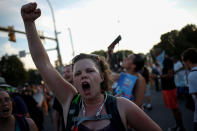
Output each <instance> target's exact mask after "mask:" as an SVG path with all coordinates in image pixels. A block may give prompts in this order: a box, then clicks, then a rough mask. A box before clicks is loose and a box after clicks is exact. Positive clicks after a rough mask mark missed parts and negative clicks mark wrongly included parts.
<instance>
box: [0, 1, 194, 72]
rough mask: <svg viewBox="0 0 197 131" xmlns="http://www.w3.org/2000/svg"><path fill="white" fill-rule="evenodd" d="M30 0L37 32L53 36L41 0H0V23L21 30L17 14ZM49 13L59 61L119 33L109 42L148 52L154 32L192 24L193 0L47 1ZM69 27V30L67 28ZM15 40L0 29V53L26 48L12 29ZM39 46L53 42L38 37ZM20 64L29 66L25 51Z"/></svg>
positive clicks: (23, 39)
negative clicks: (38, 12)
mask: <svg viewBox="0 0 197 131" xmlns="http://www.w3.org/2000/svg"><path fill="white" fill-rule="evenodd" d="M29 2H36V3H37V4H38V7H39V8H40V9H41V11H42V15H41V17H40V18H38V19H37V20H36V22H35V23H36V27H37V29H38V31H40V32H43V33H44V35H45V36H48V37H53V38H54V37H55V35H54V26H53V21H52V14H51V10H50V8H49V5H48V3H47V0H0V27H8V26H14V29H15V30H20V31H24V24H23V21H22V18H21V15H20V8H21V6H22V5H24V4H26V3H29ZM50 3H51V5H52V7H53V11H54V15H55V22H56V23H55V24H56V28H57V31H58V32H59V34H58V40H59V46H60V53H61V56H62V61H63V64H67V63H69V62H70V60H71V59H72V58H73V51H72V46H71V38H72V41H73V47H74V52H75V55H77V54H79V53H91V52H93V51H97V50H107V47H108V46H109V45H110V44H111V43H112V41H113V40H114V39H115V38H116V37H117V36H118V35H121V37H122V40H121V41H120V42H119V44H118V45H117V46H116V47H115V51H118V50H124V49H128V50H132V51H133V52H135V53H148V52H149V51H150V49H151V48H152V47H153V45H155V44H157V43H158V42H160V36H161V35H162V34H164V33H166V32H169V31H171V30H180V29H181V28H183V27H184V26H185V25H187V24H195V25H197V8H196V7H197V1H196V0H50ZM68 29H70V30H71V35H70V33H69V30H68ZM15 35H16V42H10V41H8V33H7V32H2V31H0V57H1V56H3V55H5V54H8V55H12V54H16V55H17V54H18V53H19V51H23V50H25V51H26V52H27V53H28V52H29V49H28V45H27V40H26V36H25V35H23V34H18V33H16V34H15ZM43 45H44V47H45V49H51V48H55V47H56V42H55V41H52V40H44V41H43ZM48 55H49V58H50V61H51V63H52V64H53V65H54V61H55V60H57V51H56V50H54V51H49V52H48ZM20 59H21V61H22V62H23V63H24V66H25V68H26V69H30V68H35V65H34V63H33V61H32V59H31V56H30V55H29V54H27V55H26V57H22V58H20Z"/></svg>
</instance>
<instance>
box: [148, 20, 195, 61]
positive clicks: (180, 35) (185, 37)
mask: <svg viewBox="0 0 197 131" xmlns="http://www.w3.org/2000/svg"><path fill="white" fill-rule="evenodd" d="M160 39H161V41H160V42H159V43H157V44H156V45H154V46H153V48H152V49H151V51H153V50H155V49H156V48H160V49H162V50H165V52H166V54H168V55H169V56H175V57H177V58H180V56H181V53H182V52H183V51H184V50H186V49H187V48H197V27H196V25H193V24H189V25H186V26H185V27H183V28H182V29H181V30H180V31H178V30H172V31H170V32H167V33H165V34H163V35H161V37H160Z"/></svg>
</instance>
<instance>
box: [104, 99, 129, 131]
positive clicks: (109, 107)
mask: <svg viewBox="0 0 197 131" xmlns="http://www.w3.org/2000/svg"><path fill="white" fill-rule="evenodd" d="M105 108H106V111H107V113H108V114H111V115H112V119H110V121H111V123H112V125H113V126H115V127H116V129H117V130H118V131H126V129H125V127H124V124H123V122H122V120H121V118H120V114H119V111H118V108H117V98H116V97H115V96H112V95H108V99H107V101H106V104H105Z"/></svg>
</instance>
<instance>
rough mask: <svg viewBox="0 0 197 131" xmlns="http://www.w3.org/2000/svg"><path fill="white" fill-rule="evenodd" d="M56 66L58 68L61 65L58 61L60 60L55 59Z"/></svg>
mask: <svg viewBox="0 0 197 131" xmlns="http://www.w3.org/2000/svg"><path fill="white" fill-rule="evenodd" d="M55 67H56V68H58V67H59V61H58V60H56V61H55Z"/></svg>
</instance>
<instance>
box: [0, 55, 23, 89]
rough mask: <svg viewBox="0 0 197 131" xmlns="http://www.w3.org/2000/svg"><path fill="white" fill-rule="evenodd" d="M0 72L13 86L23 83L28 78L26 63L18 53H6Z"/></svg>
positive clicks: (1, 61)
mask: <svg viewBox="0 0 197 131" xmlns="http://www.w3.org/2000/svg"><path fill="white" fill-rule="evenodd" d="M0 74H1V75H2V77H4V78H5V81H6V83H7V84H10V85H12V86H18V85H23V84H24V83H25V81H26V78H27V75H26V70H25V68H24V65H23V63H22V62H21V61H20V59H19V58H18V57H17V56H16V55H11V56H8V55H5V56H3V57H2V58H1V60H0Z"/></svg>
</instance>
